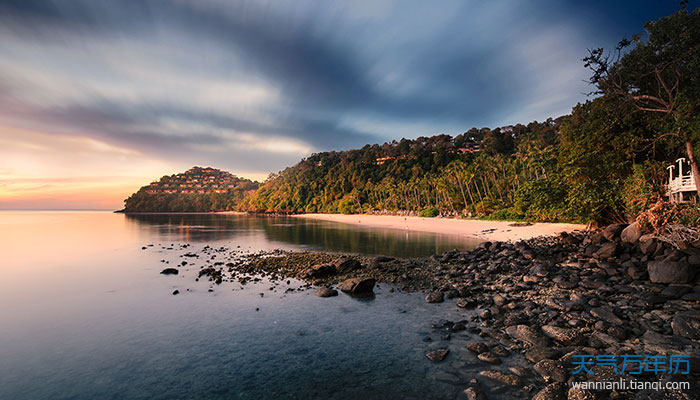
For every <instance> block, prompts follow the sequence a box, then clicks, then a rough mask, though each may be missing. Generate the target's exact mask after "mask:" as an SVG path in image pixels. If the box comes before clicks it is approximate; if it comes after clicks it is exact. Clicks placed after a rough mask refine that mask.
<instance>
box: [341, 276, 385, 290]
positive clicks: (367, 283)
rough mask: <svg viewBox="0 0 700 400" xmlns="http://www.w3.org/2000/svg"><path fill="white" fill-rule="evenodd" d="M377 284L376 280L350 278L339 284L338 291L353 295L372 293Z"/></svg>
mask: <svg viewBox="0 0 700 400" xmlns="http://www.w3.org/2000/svg"><path fill="white" fill-rule="evenodd" d="M375 282H376V281H375V280H374V278H362V277H357V278H350V279H346V280H344V281H342V282H340V283H339V284H338V289H340V290H342V291H343V292H345V293H352V294H365V293H372V291H373V290H374V283H375Z"/></svg>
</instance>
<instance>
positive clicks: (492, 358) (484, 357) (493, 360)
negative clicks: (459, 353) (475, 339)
mask: <svg viewBox="0 0 700 400" xmlns="http://www.w3.org/2000/svg"><path fill="white" fill-rule="evenodd" d="M477 358H478V359H479V360H481V361H483V362H486V363H489V364H500V363H501V359H500V358H498V357H496V355H495V354H493V353H491V352H490V351H487V352H484V353H481V354H479V355H478V356H477Z"/></svg>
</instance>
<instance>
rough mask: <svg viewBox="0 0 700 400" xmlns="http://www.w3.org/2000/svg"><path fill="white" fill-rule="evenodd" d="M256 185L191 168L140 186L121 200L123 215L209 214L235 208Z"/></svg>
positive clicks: (218, 171) (228, 174)
mask: <svg viewBox="0 0 700 400" xmlns="http://www.w3.org/2000/svg"><path fill="white" fill-rule="evenodd" d="M258 186H259V184H258V182H254V181H251V180H249V179H243V178H239V177H237V176H235V175H232V174H231V173H229V172H226V171H221V170H218V169H215V168H210V167H204V168H202V167H192V168H190V169H189V170H187V171H185V172H184V173H180V174H174V175H166V176H163V177H162V178H160V179H159V180H158V181H155V182H152V183H151V184H149V185H147V186H143V187H141V189H139V190H138V191H137V192H136V193H134V194H132V195H131V196H130V197H129V198H127V199H126V200H124V211H125V212H209V211H223V210H228V209H232V208H235V207H236V206H237V205H238V204H239V203H240V202H241V201H242V200H243V198H244V197H245V196H246V195H250V194H251V193H252V192H253V191H255V190H256V189H257V188H258Z"/></svg>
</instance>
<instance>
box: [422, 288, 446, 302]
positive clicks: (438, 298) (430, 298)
mask: <svg viewBox="0 0 700 400" xmlns="http://www.w3.org/2000/svg"><path fill="white" fill-rule="evenodd" d="M425 301H426V302H427V303H442V302H443V301H445V295H444V294H443V293H442V292H440V291H437V290H434V291H432V292H430V293H428V294H427V295H426V296H425Z"/></svg>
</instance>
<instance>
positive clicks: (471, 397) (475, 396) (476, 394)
mask: <svg viewBox="0 0 700 400" xmlns="http://www.w3.org/2000/svg"><path fill="white" fill-rule="evenodd" d="M464 394H465V395H466V396H467V400H486V395H485V394H484V392H483V391H482V390H481V389H480V388H479V387H478V386H471V387H468V388H466V389H464Z"/></svg>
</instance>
